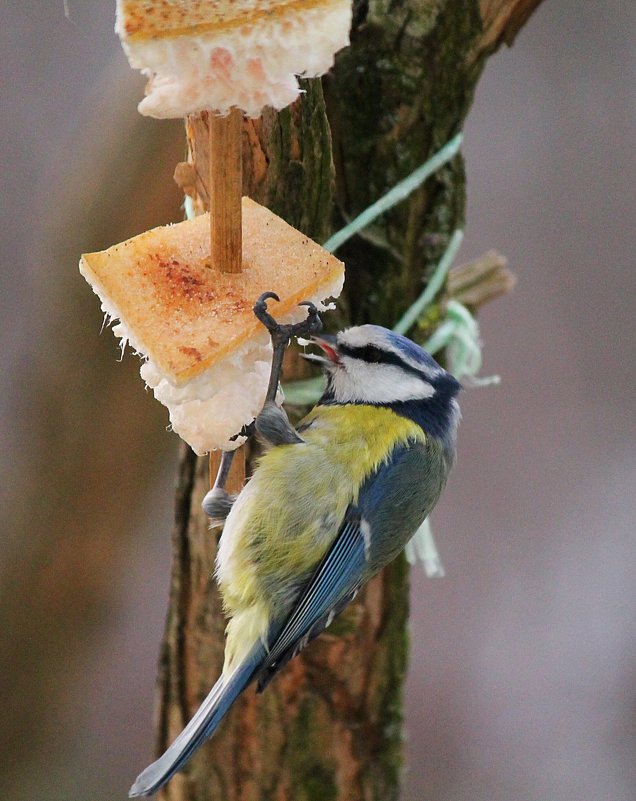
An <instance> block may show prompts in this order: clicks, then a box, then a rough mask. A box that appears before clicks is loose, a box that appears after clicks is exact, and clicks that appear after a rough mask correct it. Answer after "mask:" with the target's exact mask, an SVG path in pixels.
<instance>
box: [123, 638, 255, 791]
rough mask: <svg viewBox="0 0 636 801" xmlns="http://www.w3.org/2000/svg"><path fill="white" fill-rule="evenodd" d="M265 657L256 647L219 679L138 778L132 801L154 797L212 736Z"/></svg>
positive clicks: (133, 788)
mask: <svg viewBox="0 0 636 801" xmlns="http://www.w3.org/2000/svg"><path fill="white" fill-rule="evenodd" d="M264 656H265V649H264V648H263V646H262V645H261V644H260V643H259V644H258V645H256V646H255V647H254V648H252V650H251V651H250V653H249V654H248V656H247V657H246V658H245V660H244V661H243V662H241V664H240V665H239V666H238V667H237V668H235V670H234V671H233V672H232V673H230V674H229V675H227V676H221V677H220V678H219V680H218V681H217V682H216V684H215V685H214V687H213V688H212V689H211V690H210V692H209V693H208V696H207V698H206V699H205V701H204V702H203V703H202V704H201V706H200V707H199V709H198V711H197V712H196V713H195V715H194V717H193V718H192V720H191V721H190V722H189V723H188V725H187V726H186V727H185V729H184V730H183V731H182V732H181V734H180V735H179V736H178V737H177V738H176V739H175V741H174V742H173V743H172V745H171V746H170V747H169V748H168V749H167V750H166V751H165V753H164V754H162V756H160V757H159V759H157V760H156V762H153V763H152V764H151V765H149V766H148V767H147V768H146V769H145V770H144V771H143V772H142V773H140V774H139V776H138V777H137V779H136V780H135V783H134V784H133V786H132V787H131V788H130V792H129V793H128V795H129V796H130V797H131V798H135V797H137V796H146V795H152V794H153V793H156V792H157V790H159V789H160V788H161V787H163V785H164V784H165V783H166V782H167V781H168V780H169V779H170V778H171V777H172V776H173V775H174V774H175V773H176V772H177V771H178V770H180V769H181V768H182V767H183V765H184V764H185V763H186V762H187V760H188V759H189V758H190V757H191V756H192V754H193V753H194V752H195V751H196V750H197V748H199V747H200V746H201V745H203V743H204V742H205V741H206V740H207V739H208V738H209V737H211V736H212V735H213V734H214V732H215V731H216V729H217V727H218V726H219V724H220V723H221V721H222V720H223V717H224V716H225V713H226V712H227V711H228V709H229V708H230V707H231V706H232V704H233V703H234V701H235V700H236V699H237V698H238V696H239V695H240V694H241V693H242V692H243V690H244V689H245V688H246V687H247V685H248V684H249V683H250V682H251V681H252V679H253V678H254V675H255V673H256V671H257V670H258V668H259V667H260V664H261V662H262V661H263V657H264Z"/></svg>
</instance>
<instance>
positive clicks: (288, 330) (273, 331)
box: [254, 292, 322, 342]
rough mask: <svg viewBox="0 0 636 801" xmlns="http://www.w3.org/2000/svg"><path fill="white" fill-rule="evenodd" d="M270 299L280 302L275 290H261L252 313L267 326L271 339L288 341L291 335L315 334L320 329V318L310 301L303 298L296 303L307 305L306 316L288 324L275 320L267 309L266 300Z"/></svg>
mask: <svg viewBox="0 0 636 801" xmlns="http://www.w3.org/2000/svg"><path fill="white" fill-rule="evenodd" d="M270 299H272V300H276V301H278V302H280V298H279V297H278V295H277V294H276V293H275V292H263V294H262V295H261V296H260V297H259V299H258V300H257V301H256V303H255V304H254V314H255V316H256V318H257V319H258V320H259V322H261V323H262V324H263V325H264V326H265V328H267V330H268V331H269V333H270V336H271V337H272V340H274V339H275V340H277V341H280V340H286V341H287V342H289V340H291V338H292V337H299V336H307V335H308V334H317V333H318V332H319V331H322V320H321V319H320V315H319V314H318V309H317V308H316V305H315V304H314V303H312V301H310V300H303V301H301V302H300V303H299V304H298V305H299V306H306V307H307V309H308V314H307V317H306V319H305V320H302V321H301V322H299V323H294V324H293V325H290V324H285V323H278V322H276V320H275V319H274V318H273V317H272V315H271V314H270V313H269V312H268V311H267V301H268V300H270Z"/></svg>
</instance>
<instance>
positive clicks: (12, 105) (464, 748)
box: [0, 0, 636, 801]
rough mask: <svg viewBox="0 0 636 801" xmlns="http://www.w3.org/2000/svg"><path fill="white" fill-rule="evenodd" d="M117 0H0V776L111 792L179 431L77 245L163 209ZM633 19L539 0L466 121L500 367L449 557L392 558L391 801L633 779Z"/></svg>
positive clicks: (163, 140) (549, 797)
mask: <svg viewBox="0 0 636 801" xmlns="http://www.w3.org/2000/svg"><path fill="white" fill-rule="evenodd" d="M113 5H114V4H113V3H112V2H106V1H105V0H69V2H68V10H69V15H68V17H66V16H65V13H64V10H65V9H64V3H63V2H62V0H59V2H57V0H50V1H49V2H47V3H41V2H35V1H34V0H32V1H31V2H28V1H27V0H24V1H23V2H19V3H18V2H17V1H16V2H13V0H8V1H7V2H4V3H3V4H2V6H1V7H0V42H1V53H2V58H1V59H0V70H1V71H2V73H1V75H2V77H1V81H0V92H1V99H2V109H3V114H2V123H1V124H2V128H3V135H2V142H3V151H4V159H3V162H4V163H3V169H2V171H1V173H0V180H1V181H2V191H1V193H0V203H1V204H2V209H1V211H2V244H1V247H2V254H1V255H2V270H0V320H1V323H2V325H1V328H0V337H1V341H0V353H1V354H2V369H1V371H0V381H1V394H0V469H1V471H2V474H1V480H0V493H1V494H0V499H1V503H0V520H1V523H2V529H1V540H0V604H1V607H0V616H1V619H2V621H3V638H2V639H3V644H2V646H1V647H0V691H1V692H2V697H3V726H2V732H1V733H0V752H1V753H2V754H3V756H4V759H3V760H2V763H3V764H2V767H1V769H0V797H2V798H7V799H8V798H11V799H12V801H22V800H23V799H24V801H27V799H28V801H39V799H42V801H58V800H59V801H75V799H78V801H79V799H82V800H83V801H84V800H86V799H91V801H102V800H103V801H106V800H107V799H116V798H124V797H125V795H126V791H127V788H128V786H129V783H130V780H131V779H132V778H133V777H134V776H135V775H136V773H137V771H138V769H139V768H141V767H143V766H144V765H145V763H146V761H147V759H148V758H149V756H150V753H151V748H152V739H153V735H152V706H153V686H154V679H155V670H156V662H157V653H158V644H159V641H160V637H161V633H162V628H163V617H164V612H165V603H166V597H167V582H168V570H169V561H170V542H169V538H170V531H171V525H172V497H173V486H172V485H173V481H174V475H175V465H176V458H177V439H176V437H175V435H173V434H171V433H167V432H166V431H165V426H166V423H167V419H166V416H165V414H164V411H163V409H162V408H161V407H160V406H159V404H157V403H156V402H155V401H154V400H153V399H152V397H151V396H150V395H149V394H148V393H146V392H145V391H144V388H143V384H142V382H141V380H140V379H139V377H138V364H137V360H136V359H135V358H134V357H133V356H131V355H128V356H127V357H126V358H125V359H124V360H123V362H122V363H119V364H118V363H117V362H116V359H117V357H118V353H117V348H116V346H115V341H114V339H113V337H112V335H111V334H110V332H108V331H105V332H104V333H103V334H102V335H101V336H100V335H99V331H100V327H101V323H102V320H101V314H100V311H99V304H98V302H97V300H96V298H95V297H94V296H93V295H92V293H91V291H90V289H89V288H88V286H87V285H85V284H84V282H83V280H82V279H81V278H80V277H79V274H78V273H77V260H78V257H79V254H80V253H81V252H83V251H90V250H95V249H100V248H103V247H106V246H108V245H110V244H113V243H114V242H116V241H120V240H121V239H123V238H125V237H127V236H130V235H132V234H135V233H138V232H140V231H142V230H145V229H146V228H149V227H151V226H152V225H157V224H161V223H165V222H167V221H170V220H176V219H178V218H179V208H178V205H179V195H178V192H177V190H176V188H174V187H173V186H172V182H171V173H172V169H173V166H174V163H175V162H176V161H177V160H179V159H180V158H181V157H182V154H183V137H182V132H181V127H180V125H179V124H178V123H174V124H172V123H157V122H154V121H151V120H147V119H142V118H140V117H139V116H138V115H137V113H136V111H135V106H136V102H137V99H138V98H139V97H140V95H141V88H142V85H143V80H141V79H140V78H139V77H138V76H136V75H133V74H132V72H131V71H130V70H129V68H128V66H127V64H126V61H125V58H124V56H123V53H122V52H121V50H120V47H119V44H118V41H117V39H116V37H115V35H114V34H113V31H112V28H113V16H114V10H113ZM635 41H636V5H634V4H633V3H627V2H620V1H619V0H609V1H608V2H606V3H602V4H601V3H580V2H576V0H550V2H545V3H544V4H543V5H542V6H541V7H540V8H539V10H538V11H537V12H536V14H535V15H534V17H533V18H532V19H531V20H530V23H529V24H528V26H527V27H526V29H525V30H524V31H522V33H521V34H520V36H519V38H518V40H517V42H516V44H515V46H514V47H513V48H512V49H511V50H509V51H508V50H505V51H502V52H500V53H499V54H497V55H496V56H495V57H494V58H493V59H492V60H491V62H490V64H489V66H488V67H487V69H486V73H485V75H484V77H483V78H482V81H481V83H480V87H479V90H478V92H477V96H476V98H475V103H474V108H473V111H472V114H471V116H470V118H469V121H468V124H467V125H466V129H465V134H466V137H465V145H464V149H463V152H464V155H465V158H466V163H467V172H468V225H467V231H466V240H465V243H464V245H463V248H462V252H461V257H460V260H468V259H470V258H474V257H476V256H478V255H480V254H481V253H482V252H483V251H485V250H487V249H489V248H492V247H495V248H497V249H498V250H500V251H501V252H503V253H504V254H506V256H507V257H508V259H509V261H510V265H511V267H512V268H513V269H514V271H515V272H516V273H517V275H518V277H519V284H518V287H517V289H516V290H515V292H514V294H513V295H511V296H509V297H507V298H504V299H501V300H499V301H497V302H496V303H494V304H493V305H491V306H489V307H487V308H486V309H485V310H484V312H483V314H482V317H481V326H482V334H483V339H484V342H485V365H484V373H485V374H490V373H499V374H500V375H501V376H502V384H501V386H500V387H498V388H488V389H479V390H471V391H469V392H467V393H465V396H464V399H463V412H464V421H463V425H462V429H461V440H460V459H459V464H458V467H457V469H456V471H455V474H454V475H453V478H452V480H451V484H450V486H449V489H448V491H447V492H446V495H445V497H444V500H443V503H442V504H441V506H440V508H439V510H438V511H437V512H436V514H435V517H434V521H433V523H434V528H435V532H436V537H437V540H438V545H439V547H440V550H441V553H442V556H443V559H444V562H445V566H446V570H447V577H446V578H445V579H443V580H427V579H425V578H424V576H423V575H422V573H421V571H420V570H419V568H417V569H415V570H414V572H413V587H412V625H411V628H412V655H411V671H410V678H409V681H408V687H407V703H406V708H407V723H408V763H409V767H408V776H407V786H406V791H405V796H404V797H405V801H425V800H428V799H430V800H431V801H440V800H441V799H444V801H629V800H630V799H636V772H635V765H636V692H635V691H636V644H635V635H636V601H635V596H634V590H633V587H634V579H635V578H636V558H635V549H634V509H635V506H636V504H635V501H634V494H635V490H636V450H635V448H634V446H635V444H636V443H635V439H636V428H635V426H634V388H635V382H634V378H635V376H634V351H635V342H636V336H635V335H636V330H635V323H634V319H635V315H634V303H635V300H636V295H635V290H636V286H635V280H634V276H635V264H634V261H635V259H634V234H633V232H634V208H635V207H636V189H635V186H636V146H635V144H636V48H635V47H634V43H635ZM162 126H169V128H166V127H162ZM154 187H156V191H150V192H149V191H148V190H149V189H150V190H152V189H153V188H154ZM149 196H150V198H151V199H150V200H148V197H149Z"/></svg>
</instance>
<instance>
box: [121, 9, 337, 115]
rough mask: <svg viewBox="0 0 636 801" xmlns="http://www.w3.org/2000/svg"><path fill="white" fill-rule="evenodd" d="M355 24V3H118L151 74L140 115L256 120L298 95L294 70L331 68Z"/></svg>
mask: <svg viewBox="0 0 636 801" xmlns="http://www.w3.org/2000/svg"><path fill="white" fill-rule="evenodd" d="M350 25H351V0H162V2H160V3H159V2H149V0H118V1H117V23H116V26H115V29H116V31H117V33H118V34H119V36H120V38H121V40H122V45H123V47H124V50H125V51H126V54H127V56H128V60H129V61H130V64H131V66H132V67H134V68H136V69H140V70H142V71H143V72H144V74H146V75H148V76H149V78H150V81H149V83H148V86H147V88H146V94H147V97H146V98H145V99H144V100H143V101H142V102H141V103H140V105H139V111H140V112H141V113H142V114H148V115H149V116H152V117H183V116H185V115H186V114H192V113H195V112H198V111H202V110H204V109H213V110H217V111H219V112H220V113H223V114H225V113H227V111H228V110H229V109H230V108H231V107H232V106H236V107H238V108H241V109H243V111H245V113H247V114H248V115H250V116H254V117H255V116H258V115H259V114H260V113H261V111H262V109H263V107H264V106H266V105H270V106H274V108H277V109H281V108H284V107H285V106H286V105H288V104H289V103H291V102H293V101H294V100H295V99H296V97H298V94H299V91H300V90H299V86H298V81H297V79H296V77H295V76H296V75H301V74H302V75H305V76H307V77H311V76H316V75H322V74H323V73H324V72H326V71H327V70H328V69H329V68H330V67H331V66H332V64H333V56H334V53H336V52H337V51H338V50H340V49H341V48H342V47H345V46H346V45H347V44H348V43H349V28H350Z"/></svg>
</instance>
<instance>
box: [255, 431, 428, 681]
mask: <svg viewBox="0 0 636 801" xmlns="http://www.w3.org/2000/svg"><path fill="white" fill-rule="evenodd" d="M432 456H433V460H434V459H435V456H434V455H433V454H431V452H430V449H429V448H428V447H427V446H426V445H424V444H423V443H422V444H417V445H413V446H411V447H404V446H401V447H399V448H397V449H396V451H394V453H393V454H392V456H391V459H390V460H389V461H388V462H387V463H385V464H384V465H382V466H381V467H380V468H379V469H378V470H377V471H376V473H374V474H373V475H372V476H371V477H370V478H369V479H368V480H367V481H366V482H365V484H364V485H363V487H362V488H361V490H360V494H359V497H358V503H357V505H351V506H349V508H348V510H347V513H346V515H345V519H344V521H343V523H342V526H341V528H340V531H339V532H338V535H337V537H336V539H335V540H334V543H333V545H332V546H331V549H330V550H329V551H328V553H327V555H326V556H325V557H324V559H323V560H322V562H321V563H320V565H319V566H318V568H317V569H316V571H315V572H314V574H313V576H312V577H311V579H310V580H309V582H308V583H307V584H306V586H305V587H304V589H303V590H302V592H301V594H300V597H299V599H298V601H297V602H296V605H295V607H294V608H293V609H292V612H291V613H290V615H289V616H288V617H287V619H286V621H285V622H284V623H282V625H281V624H279V625H278V626H277V627H276V629H274V630H272V631H270V637H269V640H270V647H269V649H268V655H267V657H266V659H265V660H264V662H263V664H262V666H261V668H260V670H259V671H258V674H257V678H258V688H259V690H262V689H264V688H265V687H266V686H267V684H268V683H269V682H270V681H271V679H272V678H273V676H274V674H275V673H276V672H278V670H280V668H281V667H282V666H283V665H284V664H286V663H287V662H288V661H289V660H290V659H292V658H293V657H294V656H296V654H297V653H299V651H301V650H302V649H303V648H304V647H305V646H306V645H307V644H308V643H309V642H310V641H311V640H312V639H314V637H317V636H318V634H320V633H321V632H322V631H323V630H324V629H325V628H326V627H327V626H328V625H329V623H331V620H332V619H333V618H334V616H335V615H337V614H338V613H339V612H341V611H342V609H344V607H345V606H346V605H347V604H348V603H349V602H350V601H351V600H352V598H353V597H355V595H356V593H357V591H358V590H359V588H360V587H361V586H362V585H363V584H364V583H365V582H366V581H367V580H368V579H369V578H370V577H371V576H372V575H373V574H375V573H377V572H378V570H380V569H381V568H382V567H383V566H384V565H385V564H387V563H388V562H389V561H391V559H393V558H394V557H395V556H396V555H397V554H398V553H399V552H400V551H401V550H402V548H403V547H404V545H405V544H406V543H407V542H408V540H409V539H410V538H411V537H412V536H413V534H414V533H415V532H416V530H417V528H418V527H419V525H420V524H421V523H422V521H423V520H424V518H425V517H426V516H427V515H428V513H429V512H430V510H431V508H432V506H433V505H434V503H435V501H436V500H437V497H438V496H439V493H440V491H441V488H442V485H443V481H441V482H435V483H436V486H435V487H433V486H432V485H431V483H430V482H427V481H426V480H425V479H426V475H427V473H430V470H431V457H432Z"/></svg>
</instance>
